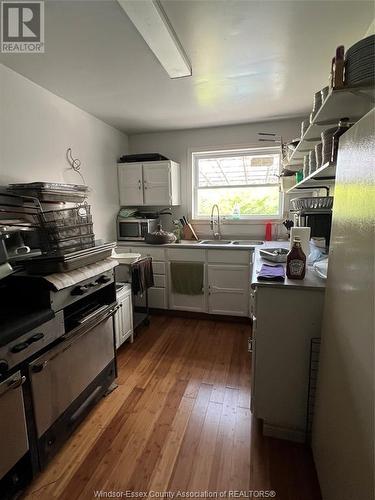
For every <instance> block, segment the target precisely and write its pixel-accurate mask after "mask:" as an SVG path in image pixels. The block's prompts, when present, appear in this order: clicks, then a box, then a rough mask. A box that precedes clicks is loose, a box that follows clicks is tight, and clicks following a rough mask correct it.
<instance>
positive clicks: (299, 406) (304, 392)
mask: <svg viewBox="0 0 375 500" xmlns="http://www.w3.org/2000/svg"><path fill="white" fill-rule="evenodd" d="M310 272H311V271H310ZM323 305H324V289H323V288H315V289H313V288H312V289H308V288H304V287H298V288H293V287H289V286H270V285H267V286H256V293H255V294H254V296H253V306H252V307H253V310H254V314H253V317H252V319H253V327H252V339H251V341H250V347H251V349H252V391H251V392H252V401H251V404H252V411H253V413H254V414H255V416H256V417H258V418H261V419H262V420H263V434H265V435H267V436H271V437H277V438H284V439H289V440H292V441H300V442H304V441H305V438H306V422H307V401H308V387H309V374H310V369H309V366H310V345H311V339H312V338H315V337H320V331H321V323H322V314H323Z"/></svg>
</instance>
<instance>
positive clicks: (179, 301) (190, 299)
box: [168, 250, 207, 312]
mask: <svg viewBox="0 0 375 500" xmlns="http://www.w3.org/2000/svg"><path fill="white" fill-rule="evenodd" d="M178 251H181V250H176V252H178ZM191 251H192V252H198V253H199V250H191ZM176 260H177V259H176ZM168 276H169V308H170V309H175V310H178V311H194V312H207V293H206V288H207V286H206V284H207V281H206V272H204V275H203V276H204V277H203V293H202V294H199V295H185V294H180V293H176V292H174V290H173V286H172V277H171V269H170V265H169V268H168Z"/></svg>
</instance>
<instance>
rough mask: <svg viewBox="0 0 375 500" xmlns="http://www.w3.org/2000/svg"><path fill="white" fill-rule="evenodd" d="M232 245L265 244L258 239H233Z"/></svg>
mask: <svg viewBox="0 0 375 500" xmlns="http://www.w3.org/2000/svg"><path fill="white" fill-rule="evenodd" d="M232 245H263V241H258V240H236V241H232Z"/></svg>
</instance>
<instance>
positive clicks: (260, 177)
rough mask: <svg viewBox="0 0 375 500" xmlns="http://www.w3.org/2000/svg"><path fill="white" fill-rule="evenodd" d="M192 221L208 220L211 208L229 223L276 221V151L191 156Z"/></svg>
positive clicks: (279, 201)
mask: <svg viewBox="0 0 375 500" xmlns="http://www.w3.org/2000/svg"><path fill="white" fill-rule="evenodd" d="M192 164H193V204H192V205H193V219H195V220H199V219H202V220H204V219H208V218H209V217H210V214H211V208H212V205H214V204H215V203H216V204H217V205H218V206H219V209H220V215H221V216H223V217H225V218H226V219H228V220H234V221H235V220H246V219H247V220H251V219H278V218H280V217H281V214H282V198H281V192H280V189H279V177H278V176H279V175H280V153H279V148H267V149H263V148H262V149H260V148H256V149H242V150H227V151H209V152H203V153H193V157H192Z"/></svg>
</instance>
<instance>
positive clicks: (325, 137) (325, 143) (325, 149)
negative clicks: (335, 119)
mask: <svg viewBox="0 0 375 500" xmlns="http://www.w3.org/2000/svg"><path fill="white" fill-rule="evenodd" d="M336 130H337V127H332V128H329V129H327V130H325V131H324V132H322V133H321V138H322V163H321V166H323V165H324V164H325V163H329V162H330V161H331V155H332V139H333V134H334V133H335V132H336Z"/></svg>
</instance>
